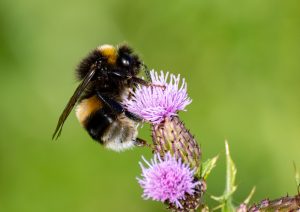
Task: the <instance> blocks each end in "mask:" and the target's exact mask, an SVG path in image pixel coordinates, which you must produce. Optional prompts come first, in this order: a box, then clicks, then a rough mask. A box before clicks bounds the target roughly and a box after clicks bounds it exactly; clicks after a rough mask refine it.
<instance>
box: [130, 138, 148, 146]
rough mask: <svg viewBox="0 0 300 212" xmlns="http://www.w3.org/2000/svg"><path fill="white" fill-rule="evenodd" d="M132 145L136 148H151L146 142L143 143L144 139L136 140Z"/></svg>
mask: <svg viewBox="0 0 300 212" xmlns="http://www.w3.org/2000/svg"><path fill="white" fill-rule="evenodd" d="M134 145H135V146H137V147H151V145H150V144H148V143H147V141H145V140H144V139H141V138H136V139H135V142H134Z"/></svg>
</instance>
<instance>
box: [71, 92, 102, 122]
mask: <svg viewBox="0 0 300 212" xmlns="http://www.w3.org/2000/svg"><path fill="white" fill-rule="evenodd" d="M101 108H102V102H101V101H100V100H99V99H98V98H97V97H96V96H92V97H90V98H88V99H84V100H82V101H81V102H80V103H79V104H78V105H77V107H76V117H77V119H78V121H79V122H80V124H81V125H83V124H84V122H85V120H86V119H87V118H88V117H89V116H90V115H91V114H92V113H93V112H95V111H97V110H99V109H101Z"/></svg>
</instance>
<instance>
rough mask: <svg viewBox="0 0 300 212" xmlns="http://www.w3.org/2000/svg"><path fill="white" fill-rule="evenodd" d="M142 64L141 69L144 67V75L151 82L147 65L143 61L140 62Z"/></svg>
mask: <svg viewBox="0 0 300 212" xmlns="http://www.w3.org/2000/svg"><path fill="white" fill-rule="evenodd" d="M142 66H143V69H144V72H145V75H146V78H147V80H148V81H149V82H151V81H152V79H151V76H150V71H149V69H148V67H147V66H146V65H145V64H144V63H143V64H142Z"/></svg>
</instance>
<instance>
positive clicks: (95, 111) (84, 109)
mask: <svg viewBox="0 0 300 212" xmlns="http://www.w3.org/2000/svg"><path fill="white" fill-rule="evenodd" d="M76 116H77V119H78V121H79V122H80V124H81V125H82V126H83V127H84V128H85V129H86V130H87V131H88V133H89V135H90V136H91V137H92V138H93V139H94V140H96V141H99V142H100V143H103V141H102V136H103V134H104V133H105V131H106V130H107V129H108V127H109V126H110V124H111V123H112V122H113V121H114V119H115V118H114V116H113V115H112V114H111V113H110V112H109V109H108V108H107V107H103V104H102V102H101V101H100V100H99V99H98V97H97V96H92V97H89V98H86V99H83V100H82V101H81V102H80V103H79V104H78V106H77V107H76Z"/></svg>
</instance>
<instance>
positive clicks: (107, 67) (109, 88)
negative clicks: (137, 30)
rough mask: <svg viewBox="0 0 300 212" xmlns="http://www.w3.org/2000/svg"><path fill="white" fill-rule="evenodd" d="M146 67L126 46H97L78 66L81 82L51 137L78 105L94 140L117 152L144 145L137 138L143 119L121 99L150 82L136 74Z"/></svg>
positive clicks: (55, 136) (82, 120)
mask: <svg viewBox="0 0 300 212" xmlns="http://www.w3.org/2000/svg"><path fill="white" fill-rule="evenodd" d="M144 67H145V65H144V64H143V63H142V62H141V60H140V59H139V57H138V56H137V55H136V54H134V53H133V51H132V49H131V48H129V47H128V46H127V45H121V46H119V47H114V46H111V45H102V46H99V47H97V48H96V49H94V50H93V51H92V52H91V53H90V54H89V55H88V56H86V57H85V58H84V59H83V60H82V61H81V63H80V64H79V66H78V67H77V69H76V75H77V78H78V80H79V81H81V82H80V84H79V86H78V87H77V89H76V90H75V92H74V94H73V96H72V97H71V98H70V100H69V102H68V104H67V105H66V107H65V109H64V111H63V112H62V114H61V116H60V118H59V120H58V123H57V127H56V129H55V131H54V134H53V136H52V139H57V138H58V137H59V136H60V134H61V131H62V128H63V125H64V123H65V121H66V119H67V117H68V116H69V114H70V112H71V111H72V109H73V108H74V106H75V105H76V104H77V106H76V109H75V111H76V117H77V119H78V121H79V122H80V124H81V125H82V126H83V127H84V128H85V129H86V131H87V132H88V133H89V135H90V136H91V137H92V138H93V139H94V140H95V141H97V142H99V143H100V144H103V145H104V146H105V147H107V148H109V149H112V150H115V151H122V150H126V149H129V148H132V147H133V146H143V145H145V144H146V142H145V141H144V140H143V139H140V138H138V137H137V135H138V131H137V127H138V124H139V122H140V121H141V120H142V119H141V118H140V117H138V116H137V115H135V114H132V113H130V112H129V111H127V110H126V109H125V108H124V107H123V106H122V105H121V102H122V100H124V99H125V98H130V89H134V88H135V86H136V85H137V84H143V85H149V82H148V81H145V80H143V79H141V78H138V77H137V75H138V74H139V72H140V71H141V70H142V69H143V68H144ZM147 73H148V72H147Z"/></svg>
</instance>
